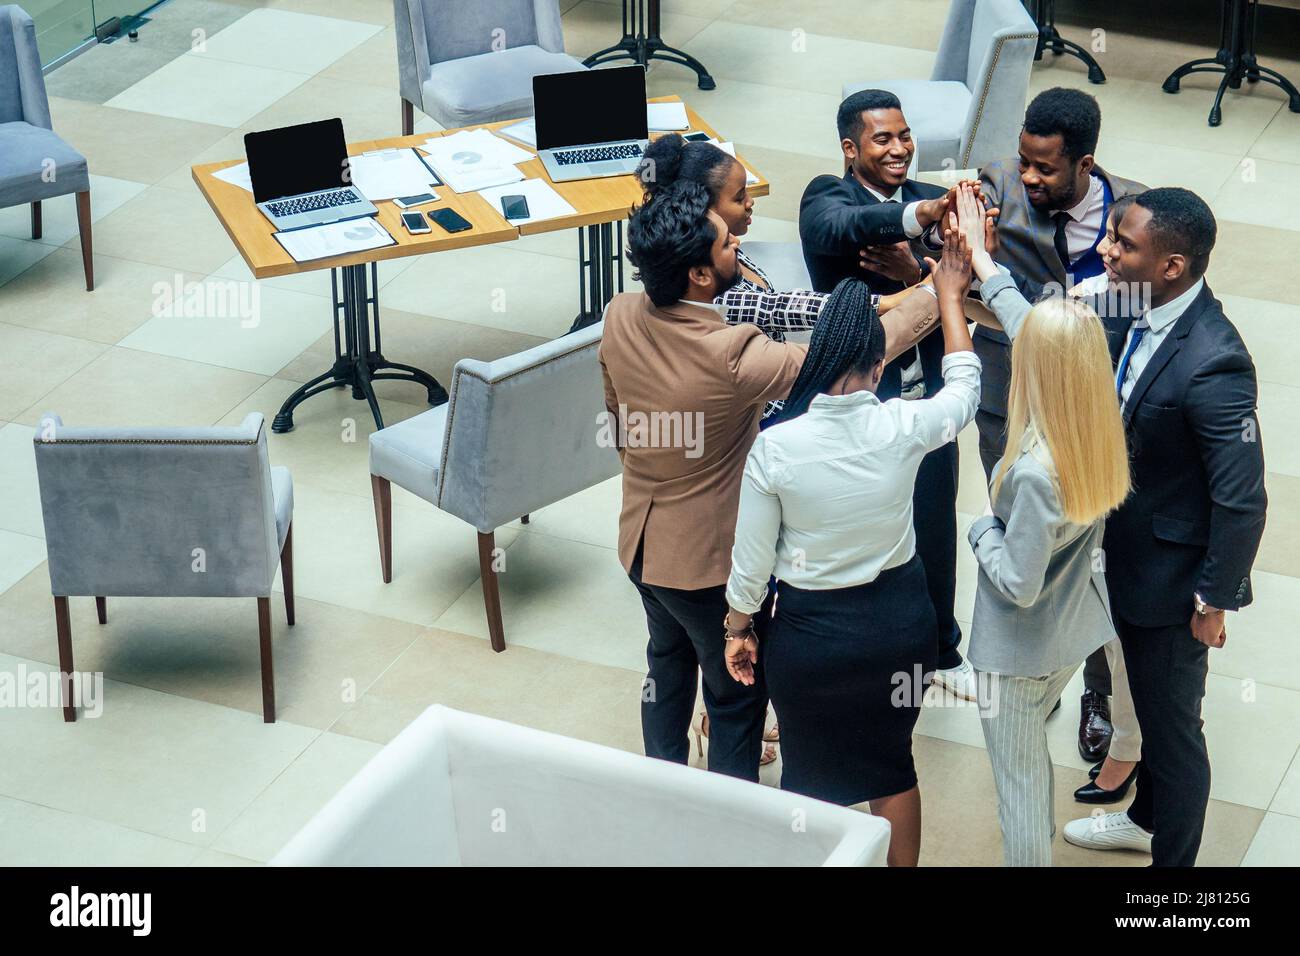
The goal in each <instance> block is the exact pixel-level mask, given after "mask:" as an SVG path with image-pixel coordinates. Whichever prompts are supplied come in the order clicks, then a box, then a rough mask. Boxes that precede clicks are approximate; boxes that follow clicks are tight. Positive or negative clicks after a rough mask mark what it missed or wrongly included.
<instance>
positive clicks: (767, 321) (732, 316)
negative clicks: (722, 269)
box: [713, 246, 830, 342]
mask: <svg viewBox="0 0 1300 956" xmlns="http://www.w3.org/2000/svg"><path fill="white" fill-rule="evenodd" d="M736 258H737V259H738V260H739V263H740V265H742V266H744V267H745V268H746V269H748V270H749V271H750V272H752V273H753V274H754V275H756V276H758V277H759V279H761V280H762V283H763V284H762V285H759V283H757V282H755V281H754V280H753V279H751V278H749V277H748V276H746V275H745V274H744V273H743V272H742V273H741V276H740V281H739V282H737V283H736V284H735V285H734V286H733V287H732V288H730V289H728V290H727V291H726V292H724V293H723V294H722V295H720V296H718V297H717V298H716V299H714V300H713V301H714V302H715V303H716V304H718V305H720V306H723V307H724V308H725V309H726V317H725V318H726V321H727V323H728V324H730V325H738V324H740V323H741V322H750V323H753V324H754V325H757V326H758V327H759V328H760V329H762V330H763V331H764V332H766V333H767V335H768V337H769V338H771V339H772V340H773V341H776V342H784V341H785V333H786V332H800V331H807V330H809V329H811V328H812V327H813V326H814V325H816V324H817V316H818V315H820V314H821V311H822V306H823V305H825V304H826V300H827V299H828V298H830V295H829V293H826V292H809V291H806V290H802V289H793V290H791V291H789V292H774V291H772V283H771V280H769V279H768V277H767V273H765V272H764V271H763V270H762V269H761V268H759V265H758V263H756V262H755V261H754V260H753V259H751V258H749V256H747V255H745V249H744V247H743V246H741V247H740V248H739V249H737V250H736Z"/></svg>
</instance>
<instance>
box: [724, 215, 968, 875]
mask: <svg viewBox="0 0 1300 956" xmlns="http://www.w3.org/2000/svg"><path fill="white" fill-rule="evenodd" d="M954 223H955V220H954ZM934 271H935V288H936V290H937V292H938V296H939V302H940V319H941V322H942V325H943V334H944V345H945V352H946V354H945V356H944V360H943V374H944V387H943V388H942V389H941V390H940V391H939V392H938V393H937V394H936V395H934V397H932V398H928V399H924V400H919V401H903V400H901V399H891V400H889V401H886V402H881V401H880V400H878V399H877V398H876V395H875V389H876V386H877V384H878V383H879V381H880V374H881V370H882V369H883V365H884V363H883V358H884V349H885V346H884V331H883V329H882V328H881V325H880V320H879V319H878V318H877V317H876V315H875V314H874V312H871V311H870V309H869V308H868V307H867V304H868V302H869V299H870V293H869V292H868V290H867V287H866V286H865V285H864V284H863V283H861V282H860V281H858V280H855V279H846V280H845V281H844V282H841V283H840V285H839V286H838V287H836V289H835V292H834V293H833V294H832V296H831V300H830V301H829V302H827V303H826V305H825V306H824V307H823V309H822V313H821V318H820V319H819V321H818V323H817V327H816V329H815V330H814V332H813V336H812V342H811V344H810V346H809V351H808V357H807V359H806V360H805V362H804V365H803V370H802V371H801V373H800V375H799V378H798V380H797V381H796V382H795V384H794V387H793V388H792V389H791V392H790V397H789V399H788V400H787V401H786V405H785V408H784V410H783V411H782V413H781V414H782V420H781V421H780V422H779V423H778V424H776V425H773V426H772V427H770V428H768V429H767V430H766V431H764V432H763V433H762V434H760V435H759V437H758V439H757V441H755V443H754V445H753V448H752V449H751V451H750V453H749V458H748V460H747V462H746V465H745V477H744V482H743V484H742V487H741V493H740V508H739V513H738V517H737V523H736V541H735V546H734V548H733V550H732V554H731V561H732V570H731V577H730V580H729V581H728V583H727V602H728V604H729V605H730V608H731V609H730V611H729V612H728V614H727V619H726V622H725V627H726V631H727V635H726V636H727V639H728V640H727V663H728V669H729V670H730V671H731V673H732V676H733V677H735V678H736V679H737V680H740V681H742V682H744V683H750V682H752V681H753V680H754V679H755V674H754V670H753V668H754V666H755V665H756V664H757V663H758V644H757V639H756V638H755V637H754V634H753V630H752V615H753V614H754V613H755V612H756V611H757V610H758V609H759V608H760V607H761V606H762V604H763V600H764V598H765V597H766V596H767V585H768V581H769V579H770V578H771V576H772V575H773V574H775V576H776V578H777V582H778V583H777V600H776V609H775V613H774V615H773V619H772V621H771V622H770V623H769V625H768V628H767V633H768V635H769V636H768V637H767V639H766V641H765V644H764V648H763V662H762V667H763V669H764V672H765V675H766V680H767V686H768V691H769V694H770V695H771V699H772V704H773V706H774V707H775V709H776V714H777V717H778V718H779V720H780V721H781V750H782V761H783V770H782V776H781V787H782V789H785V790H791V791H794V792H796V793H802V794H805V795H807V796H810V797H816V798H818V799H822V800H828V801H831V802H833V803H839V804H841V805H846V806H847V805H850V804H855V803H861V802H863V801H870V803H871V810H872V812H873V813H876V814H878V815H879V816H882V817H884V818H886V819H887V820H889V822H890V824H891V826H892V828H893V829H892V834H891V837H890V848H889V862H890V864H891V865H895V866H914V865H915V864H916V862H917V856H918V854H919V850H920V837H921V800H920V794H919V792H918V791H917V786H916V770H915V767H914V766H913V763H912V728H913V727H914V726H915V724H916V719H917V717H918V716H919V715H920V707H921V702H922V699H923V697H924V693H925V688H926V685H927V682H928V679H929V672H930V671H932V670H933V668H934V663H935V654H936V650H937V649H936V647H935V641H934V629H935V623H934V608H933V606H932V605H931V603H930V598H929V594H928V591H927V589H926V582H925V571H924V569H923V568H922V566H921V563H920V561H919V560H918V559H917V557H916V538H915V534H914V532H913V529H912V491H913V486H914V484H915V480H916V472H917V469H918V467H919V466H920V464H921V459H922V458H923V457H925V455H926V454H927V453H928V452H930V451H932V450H934V449H935V448H938V447H939V446H941V445H943V444H946V443H947V442H950V441H952V440H953V439H954V438H955V437H956V435H957V433H958V432H959V431H961V429H962V428H964V427H965V426H966V425H967V424H968V423H969V422H970V421H971V420H972V419H973V418H974V416H975V409H976V406H977V405H978V403H979V369H980V363H979V359H977V358H976V357H975V353H974V352H973V351H972V350H971V340H970V332H969V330H968V328H967V325H966V317H965V315H964V314H963V311H962V306H963V301H964V299H965V295H966V289H967V288H968V286H969V283H970V262H969V252H968V250H967V249H966V247H965V244H964V242H963V241H962V240H961V239H960V236H958V235H956V230H954V231H953V235H952V238H951V241H950V242H949V244H948V245H947V246H946V247H945V250H944V255H943V259H942V262H941V263H940V264H938V265H935V266H934ZM864 314H866V315H867V321H866V322H863V321H862V319H861V316H862V315H864Z"/></svg>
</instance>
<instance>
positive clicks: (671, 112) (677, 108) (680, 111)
mask: <svg viewBox="0 0 1300 956" xmlns="http://www.w3.org/2000/svg"><path fill="white" fill-rule="evenodd" d="M645 115H646V125H647V126H649V127H650V128H651V129H652V130H656V131H665V130H683V129H690V128H691V124H690V122H689V121H688V120H687V119H686V104H685V103H647V104H646V105H645Z"/></svg>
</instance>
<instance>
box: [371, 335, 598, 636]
mask: <svg viewBox="0 0 1300 956" xmlns="http://www.w3.org/2000/svg"><path fill="white" fill-rule="evenodd" d="M604 328H605V324H604V322H597V323H596V324H595V325H591V326H588V327H587V328H585V329H581V330H579V331H577V332H574V333H572V334H571V335H565V336H562V337H561V338H558V339H555V340H554V341H551V342H547V343H545V344H544V345H539V346H537V347H536V348H531V349H528V350H527V351H524V352H519V353H518V354H516V355H509V356H506V357H505V358H502V359H497V360H496V361H495V362H479V361H475V360H473V359H461V360H460V361H459V362H457V363H456V368H455V370H454V371H453V372H452V378H451V397H450V399H449V400H448V401H447V402H446V403H445V404H443V405H439V406H438V407H437V408H434V409H430V410H429V411H427V412H422V413H421V414H419V415H416V416H414V417H413V418H408V419H406V420H405V421H403V422H398V423H397V424H396V425H390V426H389V427H387V428H384V429H382V430H380V431H377V432H374V433H373V434H371V436H370V483H371V488H372V490H373V492H374V499H375V523H376V525H377V527H378V530H379V565H380V570H381V572H382V573H383V577H384V581H385V582H389V581H392V579H393V531H392V525H393V521H392V497H391V496H392V486H391V482H397V484H398V485H399V486H400V487H402V488H405V489H406V490H407V491H409V492H411V493H413V494H416V495H419V496H420V497H421V498H423V499H424V500H425V501H429V502H431V503H433V504H435V505H437V506H438V507H439V508H441V509H442V510H443V511H446V512H447V513H448V514H453V515H455V516H456V517H457V518H460V519H461V520H462V521H467V522H469V523H470V524H472V525H474V527H475V528H476V529H477V530H478V557H479V571H480V572H481V574H482V578H483V602H484V604H485V605H486V608H487V619H488V633H489V634H490V636H491V639H492V649H493V650H495V651H504V650H505V649H506V642H505V636H504V633H503V631H502V627H501V596H500V590H499V586H498V582H497V572H496V568H495V566H494V558H495V555H494V554H493V552H494V550H495V548H496V536H495V532H496V529H497V528H499V527H501V526H502V525H504V524H506V523H507V522H510V521H514V520H515V519H516V518H518V517H520V516H521V515H523V516H525V517H526V516H527V515H528V513H529V512H530V511H535V510H536V509H538V508H541V507H544V506H546V505H549V504H554V503H555V502H557V501H561V500H563V499H564V498H567V497H568V496H569V495H572V494H576V493H577V492H579V491H582V490H583V489H584V488H589V487H591V486H592V485H594V484H597V483H598V482H601V481H604V480H605V479H606V478H610V477H612V476H613V475H616V474H618V473H619V470H620V467H619V460H618V452H617V451H616V450H615V449H614V448H613V447H612V446H610V447H606V446H605V445H603V444H602V443H601V441H600V422H601V420H602V416H603V413H604V411H605V404H604V388H603V386H602V384H601V377H600V363H599V361H598V360H597V358H596V351H597V349H599V347H600V336H601V332H602V331H603V330H604Z"/></svg>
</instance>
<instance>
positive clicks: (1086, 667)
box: [975, 409, 1111, 697]
mask: <svg viewBox="0 0 1300 956" xmlns="http://www.w3.org/2000/svg"><path fill="white" fill-rule="evenodd" d="M975 427H976V428H977V429H978V430H979V435H980V464H981V465H983V466H984V478H985V480H986V481H992V480H993V466H994V465H996V464H997V463H998V462H999V461H1001V460H1002V449H1003V447H1004V445H1005V444H1006V438H1007V420H1006V419H1005V418H1002V417H1001V416H1000V415H993V414H990V413H989V412H986V411H984V410H982V409H981V410H980V411H978V412H976V413H975ZM1083 686H1084V687H1086V688H1087V689H1088V690H1092V691H1096V692H1097V693H1099V694H1104V695H1105V696H1107V697H1109V696H1110V694H1111V684H1110V664H1108V663H1107V662H1106V649H1105V648H1104V647H1099V648H1097V649H1096V650H1095V651H1093V652H1092V653H1091V654H1089V655H1088V659H1087V660H1085V661H1084V662H1083Z"/></svg>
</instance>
